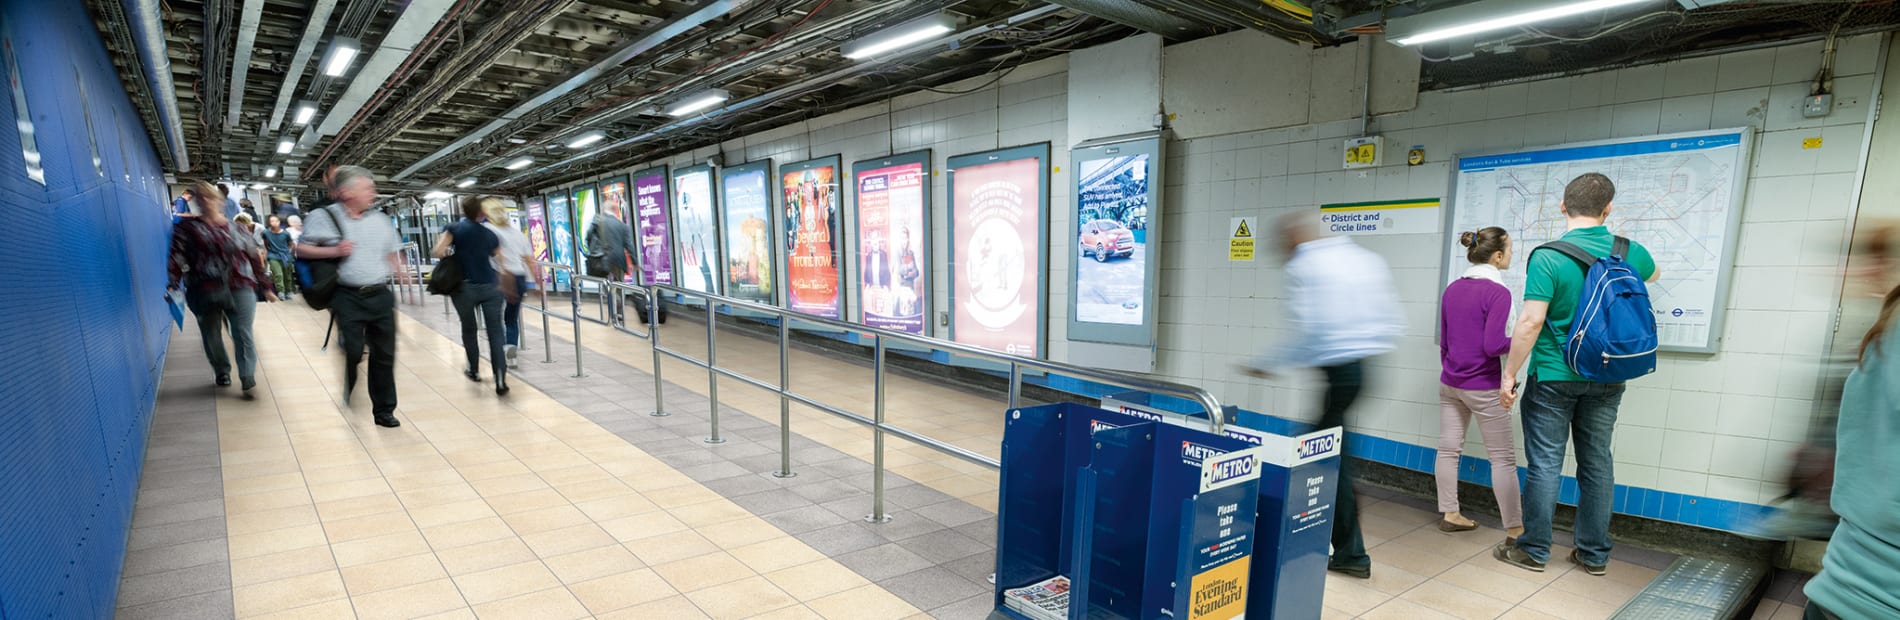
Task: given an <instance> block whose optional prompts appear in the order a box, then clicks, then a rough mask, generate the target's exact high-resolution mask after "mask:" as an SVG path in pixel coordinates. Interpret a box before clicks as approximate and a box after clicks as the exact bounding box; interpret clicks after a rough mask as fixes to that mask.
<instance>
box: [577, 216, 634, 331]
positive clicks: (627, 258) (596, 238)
mask: <svg viewBox="0 0 1900 620" xmlns="http://www.w3.org/2000/svg"><path fill="white" fill-rule="evenodd" d="M585 241H586V242H587V249H588V253H587V265H588V268H587V272H588V273H587V275H590V276H594V277H597V278H607V281H608V282H625V281H627V265H629V264H631V263H632V262H633V248H634V247H635V246H634V245H633V227H631V226H628V225H627V223H626V222H624V221H621V220H620V218H618V217H614V216H613V215H611V214H609V213H607V210H605V209H602V210H601V211H600V212H599V213H595V214H594V221H592V222H589V223H588V224H587V237H586V239H585ZM600 294H601V295H604V296H607V298H608V302H607V310H608V312H610V313H612V314H613V316H612V317H609V320H610V322H612V323H613V324H614V325H620V324H623V323H624V322H625V320H626V317H625V316H624V315H625V313H624V312H623V311H622V308H621V307H620V297H619V296H618V295H614V294H613V292H612V291H611V290H609V289H606V288H603V289H601V291H600Z"/></svg>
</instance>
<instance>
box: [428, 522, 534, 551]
mask: <svg viewBox="0 0 1900 620" xmlns="http://www.w3.org/2000/svg"><path fill="white" fill-rule="evenodd" d="M422 537H423V538H425V539H427V540H428V541H429V547H430V548H433V549H453V548H456V547H466V546H469V545H473V544H477V543H485V542H489V541H492V540H501V539H503V538H514V537H515V531H514V530H512V529H509V527H508V523H507V522H505V521H502V520H501V518H500V517H488V518H486V519H476V520H474V521H463V522H461V523H450V524H448V525H438V526H435V527H431V528H423V530H422Z"/></svg>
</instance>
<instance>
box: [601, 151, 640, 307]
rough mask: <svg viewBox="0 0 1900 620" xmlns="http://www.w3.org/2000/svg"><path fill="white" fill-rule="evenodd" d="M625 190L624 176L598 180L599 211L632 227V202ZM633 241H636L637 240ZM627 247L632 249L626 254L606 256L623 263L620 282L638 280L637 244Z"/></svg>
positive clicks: (625, 180) (626, 189)
mask: <svg viewBox="0 0 1900 620" xmlns="http://www.w3.org/2000/svg"><path fill="white" fill-rule="evenodd" d="M627 191H628V185H627V177H625V176H617V177H609V178H607V179H604V180H602V181H601V182H600V212H601V213H605V214H607V217H611V218H614V219H616V220H620V221H621V222H624V223H626V224H627V226H628V227H632V226H633V202H632V200H631V199H630V197H629V196H628V195H627ZM635 243H638V241H636V242H635ZM627 249H628V250H633V251H631V252H628V253H627V255H624V256H619V257H608V258H610V259H615V260H619V261H621V262H622V263H623V264H622V265H621V266H620V269H621V273H622V274H625V275H623V276H622V277H621V278H620V281H621V282H627V283H635V282H638V281H639V280H640V268H639V267H638V266H637V265H635V264H634V256H637V255H639V251H638V246H635V247H630V248H627Z"/></svg>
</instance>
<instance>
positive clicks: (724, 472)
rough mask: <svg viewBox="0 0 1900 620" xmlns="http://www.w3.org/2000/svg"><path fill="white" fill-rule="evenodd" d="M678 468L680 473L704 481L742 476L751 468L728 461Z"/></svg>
mask: <svg viewBox="0 0 1900 620" xmlns="http://www.w3.org/2000/svg"><path fill="white" fill-rule="evenodd" d="M678 469H679V472H680V473H682V474H686V477H688V478H692V479H694V480H697V481H700V482H706V481H709V480H720V479H723V478H732V477H734V476H744V475H746V474H750V473H752V471H751V470H748V469H746V468H744V467H740V466H738V465H734V464H732V463H731V462H729V461H720V462H717V463H707V464H705V465H694V466H692V467H680V468H678Z"/></svg>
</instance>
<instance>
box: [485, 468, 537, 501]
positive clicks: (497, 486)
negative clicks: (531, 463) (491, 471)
mask: <svg viewBox="0 0 1900 620" xmlns="http://www.w3.org/2000/svg"><path fill="white" fill-rule="evenodd" d="M522 470H523V471H526V470H527V468H526V467H523V468H522ZM468 485H469V486H472V487H475V492H476V493H480V494H481V496H482V497H484V498H487V497H500V496H503V495H513V494H515V493H522V492H527V491H534V490H539V489H546V488H550V487H548V483H547V481H545V480H542V479H541V477H540V476H536V475H534V474H531V473H528V474H516V475H512V476H501V477H497V478H487V479H482V480H469V481H468Z"/></svg>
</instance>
